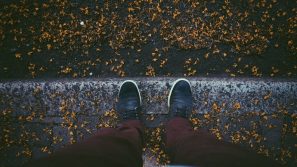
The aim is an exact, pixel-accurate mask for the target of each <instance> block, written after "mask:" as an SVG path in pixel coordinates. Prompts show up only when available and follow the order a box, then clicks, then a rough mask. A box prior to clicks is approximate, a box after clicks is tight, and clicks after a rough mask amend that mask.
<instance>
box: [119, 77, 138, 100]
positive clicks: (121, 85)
mask: <svg viewBox="0 0 297 167" xmlns="http://www.w3.org/2000/svg"><path fill="white" fill-rule="evenodd" d="M127 82H131V83H133V84H134V85H135V86H136V88H137V91H138V96H139V99H140V105H142V99H141V95H140V91H139V88H138V86H137V83H136V82H135V81H133V80H125V81H124V82H123V83H122V84H121V87H120V91H121V89H122V86H123V85H124V83H127ZM120 91H119V94H120ZM119 94H118V97H119Z"/></svg>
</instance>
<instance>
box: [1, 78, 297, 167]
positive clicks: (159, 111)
mask: <svg viewBox="0 0 297 167" xmlns="http://www.w3.org/2000/svg"><path fill="white" fill-rule="evenodd" d="M126 79H133V80H135V81H136V82H137V84H138V85H139V88H140V91H141V95H142V99H143V122H144V124H145V125H146V127H148V128H156V127H159V126H161V127H162V124H163V123H164V122H166V119H167V113H168V109H167V96H168V94H169V90H170V87H171V85H172V83H173V82H174V81H175V80H176V79H177V78H171V77H165V78H158V77H155V78H97V79H94V78H92V79H76V80H68V79H61V80H26V81H2V82H0V110H1V111H2V112H1V114H2V115H1V118H0V119H1V121H0V122H1V126H3V127H5V129H6V131H4V130H3V129H4V128H1V129H2V131H1V134H3V133H7V129H11V134H10V135H11V138H12V139H15V140H20V137H19V136H23V135H20V134H22V133H23V132H26V131H28V132H30V133H33V132H34V134H35V135H37V136H38V135H39V136H40V139H39V140H36V141H35V142H33V141H34V140H33V141H32V143H31V144H29V145H30V149H31V151H32V153H33V157H34V158H36V157H38V156H42V155H43V154H42V152H46V150H45V149H44V147H47V146H48V149H49V151H55V150H56V149H58V148H60V147H61V146H63V145H65V144H68V143H69V142H70V143H71V142H73V141H79V140H81V139H82V138H85V137H88V136H90V135H91V134H92V133H93V132H95V131H96V130H97V129H98V128H100V127H108V126H114V125H115V124H116V121H114V120H116V115H115V114H114V113H115V105H116V101H117V94H118V91H119V88H120V85H121V83H122V82H123V81H124V80H126ZM188 79H189V81H190V83H191V85H192V91H193V96H194V109H193V115H192V118H191V121H192V123H193V126H194V127H196V128H205V129H208V130H210V131H211V132H213V133H214V134H215V135H216V136H217V137H218V138H221V139H224V140H227V141H231V142H235V143H240V144H243V145H245V146H247V147H255V148H254V149H256V150H257V151H259V152H261V151H262V152H265V149H264V148H267V149H268V150H269V151H270V152H269V153H271V156H273V157H275V158H279V157H278V155H280V154H279V152H281V151H282V149H286V150H288V151H290V152H292V153H294V155H295V154H296V152H297V149H296V146H294V143H295V142H294V141H296V139H297V137H296V136H297V135H296V134H297V132H296V125H297V116H296V115H297V80H285V79H261V78H188ZM284 128H285V129H284ZM20 129H22V130H20ZM47 130H48V131H49V132H47V133H48V134H47V133H45V134H43V133H44V132H45V131H47ZM44 136H46V137H44ZM57 136H58V137H60V138H61V139H62V140H59V142H57V141H55V140H58V139H60V138H56V137H57ZM247 136H248V137H250V138H249V139H246V138H247ZM53 143H55V144H53ZM251 143H252V144H251ZM2 144H3V143H2ZM39 147H40V148H39ZM10 148H11V147H10ZM41 148H43V149H41ZM7 149H8V148H7ZM15 149H16V150H18V149H20V148H19V147H15ZM8 150H9V152H17V151H16V150H11V149H8ZM34 150H35V151H34ZM36 150H38V151H39V152H38V151H36ZM40 150H42V151H40ZM263 150H264V151H263ZM148 154H149V153H148V152H146V153H145V155H148ZM10 156H11V155H10ZM147 157H148V156H145V159H148V158H147ZM293 157H294V156H293ZM295 157H296V156H295ZM8 159H9V158H8ZM152 159H154V158H152ZM288 161H290V162H294V161H296V160H294V158H291V159H290V158H289V160H288ZM150 163H154V162H150V161H148V160H147V161H146V164H147V165H146V166H149V165H148V164H150Z"/></svg>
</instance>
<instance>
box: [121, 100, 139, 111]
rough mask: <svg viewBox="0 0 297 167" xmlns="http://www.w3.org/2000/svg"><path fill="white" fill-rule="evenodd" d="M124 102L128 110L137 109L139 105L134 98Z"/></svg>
mask: <svg viewBox="0 0 297 167" xmlns="http://www.w3.org/2000/svg"><path fill="white" fill-rule="evenodd" d="M124 104H125V108H126V109H128V110H135V109H136V108H137V106H138V104H137V100H135V99H133V98H129V99H127V101H126V102H125V103H124Z"/></svg>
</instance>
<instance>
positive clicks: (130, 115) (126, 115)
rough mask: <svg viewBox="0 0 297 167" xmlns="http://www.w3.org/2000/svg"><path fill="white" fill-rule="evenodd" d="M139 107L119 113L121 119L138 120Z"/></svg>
mask: <svg viewBox="0 0 297 167" xmlns="http://www.w3.org/2000/svg"><path fill="white" fill-rule="evenodd" d="M140 110H141V107H136V108H134V109H128V110H125V111H122V112H121V117H122V119H126V120H127V119H139V112H140Z"/></svg>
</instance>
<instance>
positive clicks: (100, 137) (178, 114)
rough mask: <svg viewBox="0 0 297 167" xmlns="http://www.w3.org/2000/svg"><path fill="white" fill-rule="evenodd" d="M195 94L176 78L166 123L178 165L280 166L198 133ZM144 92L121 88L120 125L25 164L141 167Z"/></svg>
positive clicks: (130, 86) (167, 141) (131, 86)
mask: <svg viewBox="0 0 297 167" xmlns="http://www.w3.org/2000/svg"><path fill="white" fill-rule="evenodd" d="M192 104H193V101H192V92H191V88H190V83H189V82H188V81H187V80H185V79H180V80H177V81H176V82H175V83H174V84H173V87H172V88H171V91H170V94H169V97H168V107H169V116H170V119H169V121H168V122H167V123H166V125H165V146H166V150H167V153H168V154H169V156H170V159H171V163H172V164H174V165H190V166H228V167H230V166H267V167H268V166H269V167H273V166H279V164H277V163H276V162H274V161H271V160H268V159H267V158H266V157H263V156H260V155H257V154H256V153H253V152H251V151H248V150H245V149H242V148H240V147H239V146H237V145H234V144H231V143H227V142H224V141H219V140H217V139H216V138H215V137H214V136H212V135H211V134H209V133H208V132H205V131H202V130H200V131H199V130H198V131H194V130H193V128H192V126H191V124H190V122H189V121H188V119H187V118H188V117H189V115H190V113H191V111H192ZM140 111H141V96H140V93H139V89H138V87H137V85H136V83H135V82H134V81H129V80H128V81H125V82H124V83H123V84H122V86H121V89H120V93H119V101H118V105H117V112H118V114H119V116H120V119H121V124H119V125H118V127H117V128H104V129H101V130H100V131H99V132H98V133H97V134H95V135H94V136H93V137H91V138H89V139H87V140H85V141H83V142H81V143H78V144H75V145H71V146H68V147H66V148H64V149H62V150H60V151H58V152H56V153H55V154H53V155H52V156H49V157H46V158H43V159H39V160H37V161H34V162H31V163H30V164H27V166H72V167H73V166H106V167H110V166H121V167H122V166H129V167H134V166H143V160H142V147H143V144H144V143H143V133H144V132H143V128H144V127H143V125H142V123H141V121H140V120H139V116H140V115H139V112H140Z"/></svg>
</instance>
